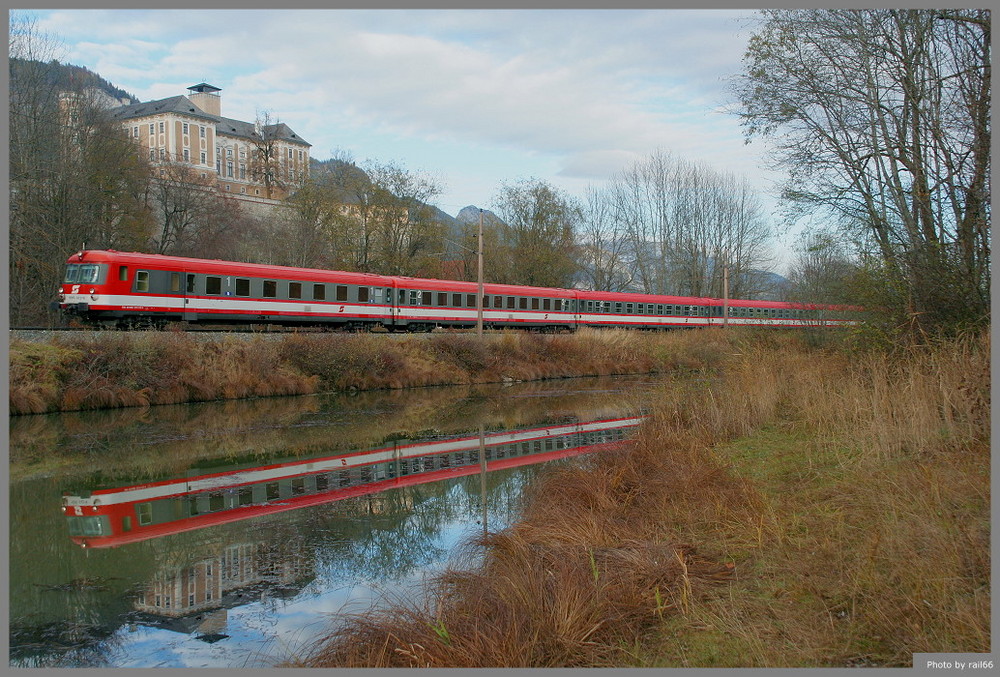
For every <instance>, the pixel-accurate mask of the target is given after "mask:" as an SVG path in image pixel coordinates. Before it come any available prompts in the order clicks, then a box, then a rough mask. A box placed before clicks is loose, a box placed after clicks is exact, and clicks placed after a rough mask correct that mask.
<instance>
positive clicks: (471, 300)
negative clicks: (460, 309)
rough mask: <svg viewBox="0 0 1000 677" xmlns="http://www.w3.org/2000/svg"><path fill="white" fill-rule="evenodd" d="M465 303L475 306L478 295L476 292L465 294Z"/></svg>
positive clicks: (471, 306)
mask: <svg viewBox="0 0 1000 677" xmlns="http://www.w3.org/2000/svg"><path fill="white" fill-rule="evenodd" d="M465 305H467V306H468V307H470V308H475V307H476V295H475V294H466V295H465Z"/></svg>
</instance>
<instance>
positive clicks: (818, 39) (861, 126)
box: [735, 9, 991, 329]
mask: <svg viewBox="0 0 1000 677" xmlns="http://www.w3.org/2000/svg"><path fill="white" fill-rule="evenodd" d="M745 62H746V65H747V67H746V71H745V73H744V74H743V75H742V76H741V77H740V78H739V79H738V80H737V82H736V85H735V90H736V93H737V95H738V96H739V99H740V102H741V110H740V112H739V114H740V116H741V117H742V119H743V122H744V125H745V126H746V131H747V135H748V136H749V137H754V136H771V137H773V138H774V143H775V147H776V152H775V156H774V158H775V161H776V163H777V164H778V165H779V166H780V167H783V168H784V169H785V170H786V171H787V172H788V175H789V178H788V182H787V186H786V189H785V197H786V198H787V199H788V201H789V203H790V204H792V205H793V206H796V207H798V208H799V210H800V211H803V212H804V211H805V210H821V211H824V212H825V213H827V214H830V215H832V216H834V217H835V218H836V219H837V220H838V223H839V224H840V226H841V227H842V228H843V230H844V232H845V233H847V234H849V235H850V236H852V237H853V240H854V241H856V242H859V243H863V244H864V249H863V251H862V253H863V254H865V255H867V256H869V257H874V260H875V261H876V263H877V265H879V266H881V267H882V268H883V269H884V271H883V278H884V279H885V280H886V281H887V286H886V288H887V289H888V288H889V287H898V286H899V285H902V286H903V287H905V288H906V289H907V290H908V292H907V293H906V294H904V295H903V298H902V299H901V303H900V304H898V305H896V306H895V308H894V309H893V310H894V311H895V313H896V318H897V320H898V321H900V322H902V321H904V320H908V321H911V322H915V323H916V324H917V326H919V327H922V328H926V329H934V328H942V327H949V326H957V325H963V324H968V323H975V322H981V321H983V320H987V319H988V317H989V282H990V273H989V261H990V228H989V224H990V212H989V176H990V160H989V146H990V125H989V117H990V112H991V103H990V12H989V11H988V10H979V9H968V10H964V9H963V10H954V11H947V12H942V11H937V10H906V9H874V10H843V9H838V10H767V11H765V12H763V15H762V23H761V25H760V28H759V30H758V32H757V34H756V35H755V36H754V37H753V38H752V40H751V42H750V44H749V47H748V49H747V53H746V56H745ZM873 291H874V290H873ZM887 300H888V299H885V301H887Z"/></svg>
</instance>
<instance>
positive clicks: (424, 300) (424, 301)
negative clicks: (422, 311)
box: [420, 291, 432, 306]
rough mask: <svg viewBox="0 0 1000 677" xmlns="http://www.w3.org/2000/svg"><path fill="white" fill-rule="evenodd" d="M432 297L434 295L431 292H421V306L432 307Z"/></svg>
mask: <svg viewBox="0 0 1000 677" xmlns="http://www.w3.org/2000/svg"><path fill="white" fill-rule="evenodd" d="M431 296H432V294H431V292H429V291H425V292H421V293H420V305H422V306H429V305H431V303H432V300H431Z"/></svg>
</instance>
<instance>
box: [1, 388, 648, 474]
mask: <svg viewBox="0 0 1000 677" xmlns="http://www.w3.org/2000/svg"><path fill="white" fill-rule="evenodd" d="M627 383H629V381H627V380H624V379H587V380H586V381H583V380H574V381H570V382H568V383H560V384H536V383H525V384H517V385H515V386H506V387H505V386H499V385H480V386H456V387H449V388H431V389H421V391H420V392H415V391H389V392H382V391H380V392H378V393H361V394H358V395H354V396H346V395H323V396H303V397H278V398H263V399H259V400H234V401H227V402H210V403H193V404H183V405H163V406H158V407H152V408H147V409H119V410H109V411H87V412H67V413H62V414H52V415H44V416H17V417H14V418H12V419H11V422H10V424H11V425H10V450H11V451H10V471H11V477H12V478H15V479H16V478H21V477H26V476H29V475H31V474H35V473H46V474H51V473H52V471H53V469H61V471H62V472H63V473H64V474H65V473H75V474H80V475H92V474H93V471H94V468H95V467H96V468H100V469H101V474H102V475H103V476H104V478H106V479H124V478H130V479H134V480H140V479H145V478H153V477H156V476H158V475H162V474H163V473H169V472H177V471H181V472H183V471H184V470H185V469H186V468H187V467H188V466H189V465H190V464H191V463H193V462H197V461H199V460H202V459H215V460H217V461H225V460H226V459H232V458H259V459H267V458H268V457H269V456H273V455H276V454H281V455H300V456H306V455H313V454H317V453H337V452H338V451H341V450H343V449H344V448H346V447H348V446H368V445H373V444H377V443H378V442H380V441H382V440H385V439H388V438H391V437H396V438H399V437H413V436H414V435H415V434H416V433H418V432H419V431H434V432H436V433H439V434H461V433H463V432H468V431H474V429H475V426H476V425H477V424H478V423H479V422H482V423H484V424H485V425H486V426H487V427H488V428H494V429H506V428H513V427H518V426H522V425H530V424H532V423H533V422H535V421H537V420H539V419H540V418H545V417H547V416H551V415H559V412H562V413H564V414H573V415H578V416H581V417H582V418H586V417H587V416H594V417H598V416H601V415H603V414H604V413H608V414H611V413H615V414H621V413H623V411H624V409H625V408H627V406H628V405H627V404H626V403H625V402H623V399H624V398H626V394H627V395H628V397H629V398H631V397H632V396H634V395H635V394H636V393H637V392H642V391H644V390H645V389H644V388H641V387H639V388H628V386H626V385H623V384H627ZM615 390H617V391H618V392H617V393H616V394H615V395H614V398H613V401H612V395H611V394H610V392H609V391H615ZM625 391H627V392H625ZM92 479H93V480H94V481H97V478H92Z"/></svg>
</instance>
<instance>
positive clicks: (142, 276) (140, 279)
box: [135, 270, 149, 291]
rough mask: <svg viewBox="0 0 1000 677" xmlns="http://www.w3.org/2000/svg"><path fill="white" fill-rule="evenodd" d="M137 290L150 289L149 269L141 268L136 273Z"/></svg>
mask: <svg viewBox="0 0 1000 677" xmlns="http://www.w3.org/2000/svg"><path fill="white" fill-rule="evenodd" d="M135 290H136V291H149V271H148V270H140V271H137V272H136V274H135Z"/></svg>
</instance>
